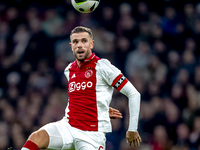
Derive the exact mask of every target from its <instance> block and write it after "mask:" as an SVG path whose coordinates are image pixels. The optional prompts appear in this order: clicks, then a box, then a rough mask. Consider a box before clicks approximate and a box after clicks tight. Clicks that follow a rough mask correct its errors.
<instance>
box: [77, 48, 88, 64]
mask: <svg viewBox="0 0 200 150" xmlns="http://www.w3.org/2000/svg"><path fill="white" fill-rule="evenodd" d="M74 56H75V58H76V59H77V60H78V61H80V62H83V61H84V60H85V59H87V58H89V50H87V51H86V52H84V56H83V57H81V58H79V57H78V53H74Z"/></svg>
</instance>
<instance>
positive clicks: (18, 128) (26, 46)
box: [0, 0, 200, 150]
mask: <svg viewBox="0 0 200 150" xmlns="http://www.w3.org/2000/svg"><path fill="white" fill-rule="evenodd" d="M77 25H82V26H86V27H90V28H91V29H92V31H93V33H94V39H95V47H94V52H95V53H96V54H97V55H98V56H99V57H100V58H107V59H109V60H110V61H111V62H112V63H113V64H114V65H115V66H117V67H118V68H119V69H121V70H122V72H123V73H124V75H125V76H126V77H127V78H128V79H129V80H130V81H131V82H132V83H133V85H134V86H135V87H136V89H137V90H138V91H139V92H140V93H141V111H140V118H139V126H138V131H139V133H140V135H141V137H142V140H143V142H142V144H141V146H140V147H138V148H135V149H137V150H200V146H199V143H200V50H199V48H200V3H199V2H198V1H195V0H190V1H184V0H181V1H180V0H179V1H178V0H154V1H148V0H144V1H138V0H134V1H133V0H127V1H104V0H101V1H100V4H99V6H98V7H97V9H96V10H95V11H94V12H92V13H89V14H81V13H79V12H77V11H76V10H74V8H73V7H72V5H71V2H70V0H56V1H47V0H28V1H27V0H1V1H0V150H20V149H21V147H22V146H23V144H24V143H25V141H26V139H27V138H28V136H29V135H30V134H31V133H32V132H33V131H35V130H37V129H39V128H40V127H41V126H43V125H45V124H47V123H49V122H53V121H57V120H60V119H61V118H62V117H63V115H64V109H65V107H66V104H67V99H68V94H67V90H68V86H67V80H66V78H65V76H64V74H63V71H64V69H65V67H66V66H67V65H68V64H69V63H70V62H71V61H74V56H73V54H72V51H71V48H70V46H69V33H70V31H71V30H72V29H73V28H74V27H76V26H77ZM127 104H128V100H127V98H126V97H125V96H123V95H122V94H121V93H119V92H117V91H114V95H113V100H112V103H111V105H110V106H112V107H114V108H116V109H119V110H120V111H121V112H122V114H123V119H116V120H112V127H113V132H112V133H108V134H107V143H106V150H131V149H134V148H133V147H129V146H128V144H127V143H126V140H125V132H126V130H127V126H128V115H129V114H128V107H127Z"/></svg>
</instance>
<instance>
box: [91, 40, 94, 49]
mask: <svg viewBox="0 0 200 150" xmlns="http://www.w3.org/2000/svg"><path fill="white" fill-rule="evenodd" d="M93 47H94V40H92V42H91V49H93Z"/></svg>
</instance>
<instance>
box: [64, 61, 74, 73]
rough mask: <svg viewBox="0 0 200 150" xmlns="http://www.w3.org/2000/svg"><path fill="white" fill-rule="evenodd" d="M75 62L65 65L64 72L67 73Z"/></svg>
mask: <svg viewBox="0 0 200 150" xmlns="http://www.w3.org/2000/svg"><path fill="white" fill-rule="evenodd" d="M74 63H75V62H71V63H69V64H68V65H67V67H66V68H65V70H64V72H66V71H68V70H69V69H70V68H72V66H73V65H74Z"/></svg>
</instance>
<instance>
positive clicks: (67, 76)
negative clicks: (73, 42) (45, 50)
mask: <svg viewBox="0 0 200 150" xmlns="http://www.w3.org/2000/svg"><path fill="white" fill-rule="evenodd" d="M71 65H72V63H70V64H69V65H68V66H67V67H66V68H65V71H64V75H65V76H66V78H67V80H68V81H69V68H70V67H71Z"/></svg>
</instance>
